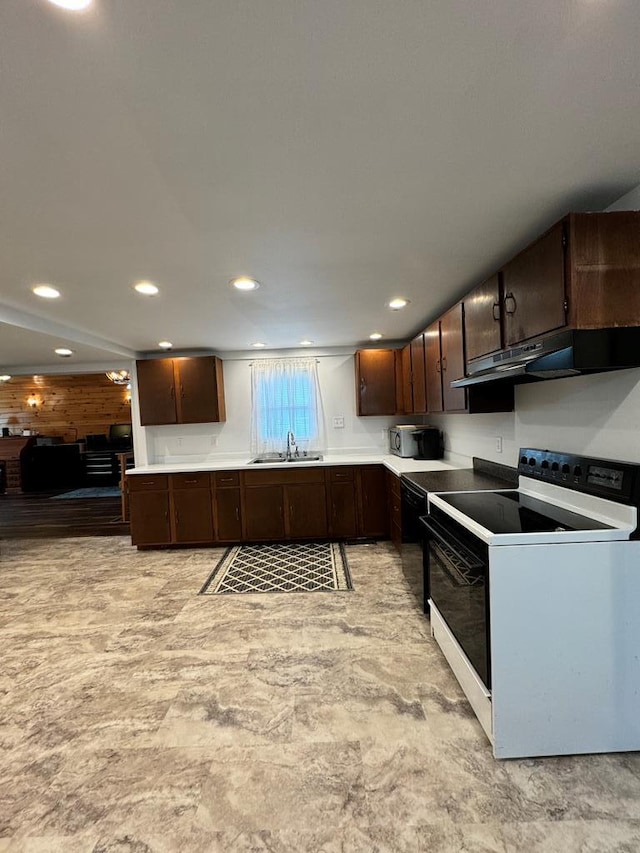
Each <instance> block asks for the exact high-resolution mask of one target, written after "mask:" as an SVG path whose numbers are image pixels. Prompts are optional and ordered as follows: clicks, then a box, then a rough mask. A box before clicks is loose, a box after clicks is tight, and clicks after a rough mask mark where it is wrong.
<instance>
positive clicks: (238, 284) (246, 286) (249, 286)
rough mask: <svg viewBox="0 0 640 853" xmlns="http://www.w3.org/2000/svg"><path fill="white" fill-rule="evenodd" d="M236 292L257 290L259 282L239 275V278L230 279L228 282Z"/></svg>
mask: <svg viewBox="0 0 640 853" xmlns="http://www.w3.org/2000/svg"><path fill="white" fill-rule="evenodd" d="M230 284H232V285H233V286H234V287H235V289H236V290H257V289H258V288H259V287H260V282H259V281H256V280H255V278H248V277H247V276H246V275H241V276H240V277H239V278H232V279H231V281H230Z"/></svg>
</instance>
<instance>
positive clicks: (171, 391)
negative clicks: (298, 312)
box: [169, 385, 176, 400]
mask: <svg viewBox="0 0 640 853" xmlns="http://www.w3.org/2000/svg"><path fill="white" fill-rule="evenodd" d="M169 394H170V396H171V399H172V400H173V399H174V398H175V396H176V389H175V388H174V386H173V385H170V386H169Z"/></svg>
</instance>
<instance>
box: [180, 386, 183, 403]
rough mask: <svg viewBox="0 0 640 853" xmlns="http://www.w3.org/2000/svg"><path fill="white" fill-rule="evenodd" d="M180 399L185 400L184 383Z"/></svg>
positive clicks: (181, 387)
mask: <svg viewBox="0 0 640 853" xmlns="http://www.w3.org/2000/svg"><path fill="white" fill-rule="evenodd" d="M180 399H181V400H184V385H180Z"/></svg>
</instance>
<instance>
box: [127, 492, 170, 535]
mask: <svg viewBox="0 0 640 853" xmlns="http://www.w3.org/2000/svg"><path fill="white" fill-rule="evenodd" d="M129 514H130V522H131V542H132V544H133V545H168V544H169V543H170V542H171V522H170V521H169V492H168V490H167V489H165V490H164V491H147V490H141V491H131V492H130V494H129Z"/></svg>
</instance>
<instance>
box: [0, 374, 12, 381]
mask: <svg viewBox="0 0 640 853" xmlns="http://www.w3.org/2000/svg"><path fill="white" fill-rule="evenodd" d="M10 379H11V377H10V376H9V374H8V373H3V374H2V376H0V382H8V381H9V380H10Z"/></svg>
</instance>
